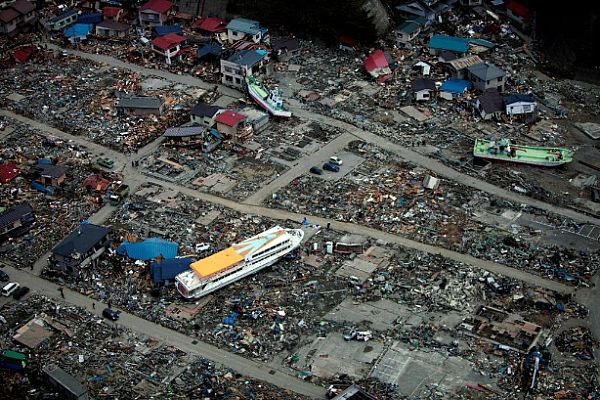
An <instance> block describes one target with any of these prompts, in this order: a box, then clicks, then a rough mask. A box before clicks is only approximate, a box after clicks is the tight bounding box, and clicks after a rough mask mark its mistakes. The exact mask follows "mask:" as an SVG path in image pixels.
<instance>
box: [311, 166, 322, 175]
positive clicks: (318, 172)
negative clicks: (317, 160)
mask: <svg viewBox="0 0 600 400" xmlns="http://www.w3.org/2000/svg"><path fill="white" fill-rule="evenodd" d="M310 173H311V174H315V175H323V170H322V169H321V168H319V167H312V168H311V169H310Z"/></svg>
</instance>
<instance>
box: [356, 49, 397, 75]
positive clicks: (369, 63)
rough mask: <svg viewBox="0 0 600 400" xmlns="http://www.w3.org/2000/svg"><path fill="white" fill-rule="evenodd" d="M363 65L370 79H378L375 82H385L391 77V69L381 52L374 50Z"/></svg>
mask: <svg viewBox="0 0 600 400" xmlns="http://www.w3.org/2000/svg"><path fill="white" fill-rule="evenodd" d="M363 64H364V66H365V69H366V70H367V72H368V73H369V74H370V75H371V76H372V77H374V78H378V79H377V82H379V83H381V82H385V81H386V80H388V79H389V78H391V76H392V69H391V68H390V64H389V62H388V59H387V57H386V56H385V53H384V52H383V51H382V50H375V51H374V52H373V53H371V54H370V55H369V56H368V57H367V58H365V61H364V62H363Z"/></svg>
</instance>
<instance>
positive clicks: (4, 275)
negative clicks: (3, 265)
mask: <svg viewBox="0 0 600 400" xmlns="http://www.w3.org/2000/svg"><path fill="white" fill-rule="evenodd" d="M9 280H10V277H9V276H8V274H7V273H6V272H4V271H2V270H0V281H2V282H8V281H9Z"/></svg>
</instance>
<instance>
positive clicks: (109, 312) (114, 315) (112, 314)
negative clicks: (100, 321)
mask: <svg viewBox="0 0 600 400" xmlns="http://www.w3.org/2000/svg"><path fill="white" fill-rule="evenodd" d="M102 316H103V317H104V318H107V319H110V320H111V321H116V320H118V319H119V313H118V312H116V311H115V310H113V309H112V308H105V309H104V310H102Z"/></svg>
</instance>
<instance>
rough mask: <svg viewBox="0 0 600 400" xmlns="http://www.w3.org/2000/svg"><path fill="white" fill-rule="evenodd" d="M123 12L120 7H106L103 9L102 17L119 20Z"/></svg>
mask: <svg viewBox="0 0 600 400" xmlns="http://www.w3.org/2000/svg"><path fill="white" fill-rule="evenodd" d="M122 14H123V9H122V8H120V7H104V8H103V9H102V17H103V18H104V19H110V20H113V21H119V19H120V18H121V16H122Z"/></svg>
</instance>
